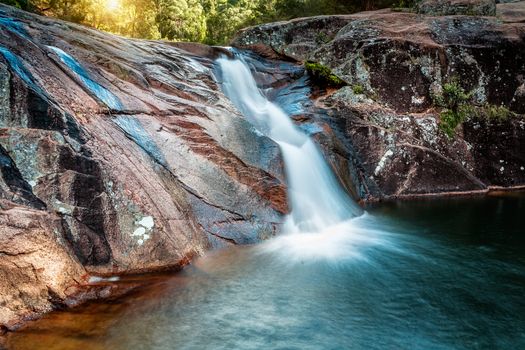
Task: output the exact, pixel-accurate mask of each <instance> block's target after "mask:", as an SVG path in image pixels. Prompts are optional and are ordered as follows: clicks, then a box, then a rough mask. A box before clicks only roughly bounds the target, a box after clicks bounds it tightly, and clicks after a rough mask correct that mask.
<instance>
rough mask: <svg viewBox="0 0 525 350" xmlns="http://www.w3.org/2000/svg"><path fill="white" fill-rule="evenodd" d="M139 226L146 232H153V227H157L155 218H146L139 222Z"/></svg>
mask: <svg viewBox="0 0 525 350" xmlns="http://www.w3.org/2000/svg"><path fill="white" fill-rule="evenodd" d="M138 224H139V225H140V226H142V227H144V228H146V230H151V229H152V228H153V226H155V222H154V221H153V216H145V217H143V218H142V220H140V221H139V222H138Z"/></svg>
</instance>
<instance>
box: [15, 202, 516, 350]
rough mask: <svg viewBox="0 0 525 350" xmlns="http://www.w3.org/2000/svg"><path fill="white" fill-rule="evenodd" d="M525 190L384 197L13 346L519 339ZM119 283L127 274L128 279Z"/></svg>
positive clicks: (358, 345) (365, 344)
mask: <svg viewBox="0 0 525 350" xmlns="http://www.w3.org/2000/svg"><path fill="white" fill-rule="evenodd" d="M524 214H525V197H524V196H522V195H520V196H515V195H504V196H492V197H487V198H474V199H472V198H471V199H447V200H432V201H416V202H406V203H389V204H382V205H380V206H377V207H375V208H371V209H369V210H368V214H366V215H365V216H363V217H360V218H357V219H354V220H353V221H352V222H351V223H350V224H347V225H345V227H347V228H348V227H350V229H349V230H348V231H347V232H339V231H338V230H337V229H335V231H334V232H332V233H331V232H324V233H323V234H322V235H311V236H304V237H294V236H293V235H292V236H281V237H277V238H274V239H272V240H270V241H268V242H265V243H263V244H259V245H255V246H250V247H233V248H231V249H226V250H222V251H218V252H213V253H210V254H208V256H206V257H204V258H201V259H198V260H197V261H195V262H194V263H193V264H192V265H191V266H189V267H188V268H186V269H185V270H184V271H182V272H180V273H178V274H174V275H172V276H168V277H163V278H160V279H155V280H152V282H151V283H150V285H149V286H148V287H146V288H144V289H142V290H141V291H139V292H137V293H134V294H133V295H130V296H128V297H126V298H123V299H119V300H113V301H100V302H97V303H92V304H89V305H85V306H81V307H79V308H76V309H73V310H69V311H65V312H55V313H52V314H50V315H48V316H46V317H45V318H44V319H41V320H39V321H36V322H33V323H30V324H29V325H28V326H27V327H25V328H24V329H22V330H20V331H19V332H16V333H12V334H11V335H10V336H9V339H8V340H9V345H10V347H11V348H12V349H20V350H23V349H48V350H53V349H83V350H91V349H97V350H98V349H116V350H119V349H523V348H525V302H524V299H523V296H524V295H525V230H523V228H524V227H525V215H524ZM120 283H125V282H120Z"/></svg>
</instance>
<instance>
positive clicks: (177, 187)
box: [0, 5, 288, 328]
mask: <svg viewBox="0 0 525 350" xmlns="http://www.w3.org/2000/svg"><path fill="white" fill-rule="evenodd" d="M190 51H193V52H194V53H195V54H193V53H191V52H190ZM219 54H221V50H220V49H213V48H209V47H205V46H202V45H196V44H185V45H183V44H180V45H174V44H168V43H162V42H149V41H140V40H126V39H123V38H119V37H116V36H112V35H109V34H103V33H100V32H98V31H95V30H91V29H88V28H85V27H82V26H77V25H73V24H69V23H65V22H60V21H57V20H52V19H48V18H43V17H39V16H35V15H31V14H27V13H24V12H20V11H18V10H15V9H13V8H10V7H7V6H3V5H2V6H0V91H1V93H0V164H1V177H0V198H1V199H2V204H1V206H2V207H1V209H2V210H1V211H0V296H1V297H0V298H1V299H0V326H1V327H8V328H12V327H14V326H16V324H17V323H18V322H19V321H20V320H22V319H23V318H25V317H31V316H33V315H36V314H38V313H40V312H44V311H48V310H50V309H51V308H52V307H54V306H56V305H59V304H61V303H68V302H69V299H71V298H74V297H75V295H74V294H75V293H74V291H77V290H78V288H79V287H80V286H81V285H82V284H85V283H86V282H85V281H86V280H87V276H88V275H89V274H106V275H108V274H118V273H133V272H143V271H152V270H159V269H169V268H178V267H180V266H182V265H184V264H186V263H187V262H188V261H189V259H191V257H193V256H196V255H199V254H202V253H203V252H204V251H205V250H207V249H210V248H213V247H221V246H225V245H229V244H235V243H252V242H257V241H259V240H261V239H264V238H266V237H269V236H272V235H274V234H275V231H276V230H277V228H278V225H279V223H280V222H281V218H282V215H283V214H285V213H286V212H287V210H288V208H287V202H286V194H285V193H286V191H285V186H284V181H283V178H284V176H283V170H282V168H283V167H282V162H281V158H280V156H279V152H278V148H277V146H276V145H275V144H274V143H273V142H272V141H271V140H269V139H267V138H265V137H263V136H261V135H260V134H258V133H257V132H255V131H254V129H253V128H252V127H251V126H250V125H249V124H248V122H247V121H246V120H245V119H244V118H243V117H242V116H240V115H239V113H238V112H237V111H236V110H235V109H234V108H233V107H232V105H231V103H230V102H229V101H228V100H227V99H226V98H225V97H224V96H223V95H222V93H221V92H220V91H219V90H220V89H219V88H218V87H217V85H216V83H215V80H214V74H213V58H215V57H216V56H217V55H219Z"/></svg>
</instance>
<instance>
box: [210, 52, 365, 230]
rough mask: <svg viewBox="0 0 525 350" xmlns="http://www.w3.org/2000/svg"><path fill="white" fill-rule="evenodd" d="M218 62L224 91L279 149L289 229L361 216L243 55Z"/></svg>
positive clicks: (314, 227) (324, 226) (328, 224)
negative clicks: (264, 89) (262, 88)
mask: <svg viewBox="0 0 525 350" xmlns="http://www.w3.org/2000/svg"><path fill="white" fill-rule="evenodd" d="M217 63H218V65H219V67H220V71H221V75H222V83H221V84H222V89H223V91H224V93H225V94H226V96H228V98H229V99H230V100H231V101H232V102H233V104H234V105H235V106H236V107H237V108H238V109H239V111H240V112H241V113H243V115H244V116H245V117H246V118H247V119H248V120H249V121H250V122H251V123H252V124H253V125H254V126H255V127H256V128H257V130H259V131H260V132H262V133H263V134H265V135H266V136H268V137H269V138H271V139H272V140H274V141H275V142H276V143H277V144H278V145H279V147H280V149H281V152H282V155H283V159H284V163H285V170H286V176H287V181H288V198H289V201H290V205H291V209H292V210H291V213H290V214H289V215H288V217H287V220H286V223H285V228H284V230H285V232H287V233H306V232H310V233H311V232H322V231H326V230H327V229H328V228H330V227H334V226H338V225H340V224H341V223H344V222H346V221H348V220H349V219H351V218H354V217H356V216H359V215H361V214H362V212H363V211H362V209H361V208H360V207H359V206H358V205H357V204H356V203H355V202H354V201H353V200H352V199H351V198H350V197H349V195H348V194H347V193H346V191H345V190H344V189H343V188H342V187H341V185H340V184H339V182H338V180H337V179H336V177H335V175H334V174H333V173H332V171H331V169H330V167H329V166H328V164H327V163H326V161H325V160H324V159H323V156H322V155H321V152H320V151H319V149H318V148H317V146H316V145H315V143H314V142H313V141H312V140H311V139H310V138H309V137H308V136H307V135H305V134H304V133H303V132H301V130H300V129H299V128H297V127H296V126H295V125H294V124H293V122H292V121H291V119H290V118H289V117H288V116H287V115H286V114H285V112H284V111H283V110H282V109H281V108H279V107H278V106H277V105H275V104H274V103H272V102H270V101H269V100H268V99H267V98H266V97H265V96H264V95H263V94H262V92H261V91H260V90H259V89H258V87H257V84H256V82H255V79H254V77H253V76H252V73H251V72H250V69H249V68H248V65H247V64H246V63H245V62H244V61H243V60H242V58H241V59H234V60H231V59H228V58H226V57H222V58H220V59H218V61H217Z"/></svg>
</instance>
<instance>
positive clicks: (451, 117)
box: [432, 79, 475, 137]
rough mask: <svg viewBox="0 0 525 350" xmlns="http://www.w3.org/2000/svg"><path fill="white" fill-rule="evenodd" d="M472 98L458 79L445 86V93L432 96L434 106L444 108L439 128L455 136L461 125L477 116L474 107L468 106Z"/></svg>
mask: <svg viewBox="0 0 525 350" xmlns="http://www.w3.org/2000/svg"><path fill="white" fill-rule="evenodd" d="M471 97H472V93H470V92H469V93H467V92H465V89H463V87H462V86H461V85H460V84H459V83H458V81H457V79H453V80H452V81H450V82H448V83H446V84H443V92H442V93H441V94H440V95H434V96H432V99H433V100H434V104H435V105H437V106H439V107H442V108H444V110H443V111H442V112H441V113H440V122H439V127H440V129H441V130H443V132H445V134H447V135H448V136H449V137H453V136H454V132H455V130H456V128H457V127H458V125H459V124H461V123H463V122H464V121H465V120H467V119H468V118H469V117H470V116H471V115H474V114H475V109H474V107H473V106H471V105H469V104H468V102H469V100H470V99H471Z"/></svg>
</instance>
